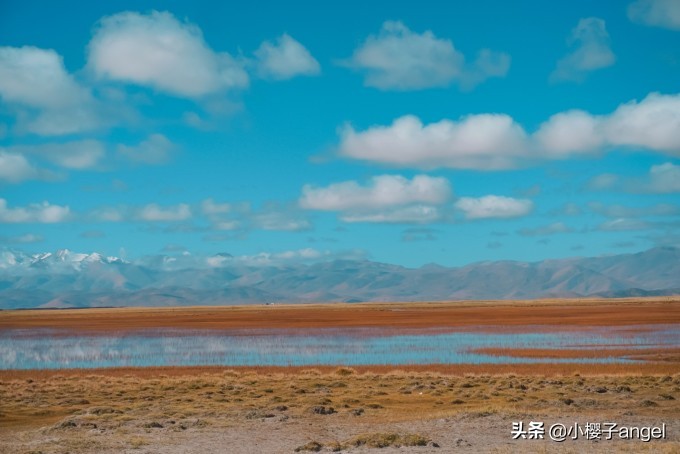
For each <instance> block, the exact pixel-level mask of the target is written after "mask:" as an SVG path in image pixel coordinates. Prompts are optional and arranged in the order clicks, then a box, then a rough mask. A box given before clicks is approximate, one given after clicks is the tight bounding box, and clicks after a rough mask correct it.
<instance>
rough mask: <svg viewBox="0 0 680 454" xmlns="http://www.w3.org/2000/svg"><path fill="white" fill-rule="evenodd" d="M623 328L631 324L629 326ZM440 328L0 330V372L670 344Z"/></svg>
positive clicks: (587, 334) (625, 336)
mask: <svg viewBox="0 0 680 454" xmlns="http://www.w3.org/2000/svg"><path fill="white" fill-rule="evenodd" d="M629 328H630V327H629ZM543 331H544V330H537V332H531V333H502V334H495V333H490V332H484V333H480V332H444V333H442V332H440V331H427V330H421V331H419V332H417V333H415V334H413V333H409V334H400V333H399V332H398V331H397V330H380V331H379V332H378V331H376V330H375V329H369V328H349V329H315V330H308V331H305V332H303V333H301V332H291V331H275V330H271V331H266V330H259V331H229V332H219V331H192V330H168V329H155V330H145V331H144V332H139V333H134V332H133V333H129V332H128V333H121V334H119V335H83V334H77V335H74V334H69V333H68V332H64V331H54V330H40V329H32V330H4V331H1V332H0V369H56V368H99V367H124V366H199V365H219V366H307V365H309V366H312V365H324V364H326V365H369V364H373V365H380V364H389V365H406V364H464V363H466V364H498V363H538V362H553V363H554V362H582V363H585V362H588V363H612V362H614V363H622V362H630V360H626V359H618V358H597V359H592V358H591V359H579V358H575V359H563V360H562V359H560V360H556V359H545V360H544V359H526V358H511V357H503V356H500V357H499V356H491V355H483V354H477V353H472V352H471V351H470V350H472V349H477V348H484V347H500V348H556V349H559V348H586V349H588V348H615V347H616V346H627V347H633V348H635V347H640V348H641V347H657V346H658V347H664V346H666V347H667V346H677V345H678V340H680V330H679V329H678V327H677V326H666V327H658V326H656V327H653V330H652V329H649V330H642V331H640V332H635V333H634V334H630V333H631V331H630V330H629V331H627V332H626V333H624V332H623V331H618V330H617V329H616V328H602V329H590V330H583V331H569V332H561V333H551V332H543Z"/></svg>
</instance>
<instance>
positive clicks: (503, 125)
mask: <svg viewBox="0 0 680 454" xmlns="http://www.w3.org/2000/svg"><path fill="white" fill-rule="evenodd" d="M525 147H526V134H525V132H524V130H523V129H522V127H521V126H520V125H518V124H517V123H515V121H514V120H513V119H512V118H511V117H509V116H508V115H504V114H480V115H469V116H467V117H463V118H462V119H461V120H460V121H451V120H441V121H439V122H436V123H431V124H429V125H424V124H423V123H422V122H421V121H420V119H418V118H417V117H415V116H412V115H407V116H404V117H401V118H398V119H396V120H395V121H394V122H393V123H392V124H391V125H390V126H374V127H371V128H369V129H368V130H366V131H363V132H357V131H355V130H354V128H352V127H351V126H349V125H348V126H346V127H345V128H344V129H343V130H342V132H341V143H340V154H341V155H343V156H346V157H350V158H354V159H361V160H366V161H374V162H381V163H385V164H391V165H398V166H403V167H417V168H435V167H453V168H463V169H465V168H468V169H476V168H491V169H502V168H507V167H511V166H512V165H513V162H514V159H517V158H518V157H521V156H522V155H523V154H525Z"/></svg>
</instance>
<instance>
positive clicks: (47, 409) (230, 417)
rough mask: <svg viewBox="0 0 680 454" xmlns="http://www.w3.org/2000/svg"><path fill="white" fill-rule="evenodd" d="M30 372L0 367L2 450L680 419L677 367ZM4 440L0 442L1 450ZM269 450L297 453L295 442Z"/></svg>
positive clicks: (391, 435) (333, 443)
mask: <svg viewBox="0 0 680 454" xmlns="http://www.w3.org/2000/svg"><path fill="white" fill-rule="evenodd" d="M539 369H540V368H539ZM33 377H34V378H26V376H21V374H17V375H14V376H10V375H9V374H3V376H2V377H1V379H0V401H2V403H3V404H2V410H1V412H2V415H1V416H0V439H3V440H5V441H6V442H9V440H10V439H11V440H12V442H10V443H8V445H5V447H6V448H11V449H9V450H7V451H3V452H31V451H32V452H44V453H47V452H96V451H102V452H104V451H106V450H107V449H108V450H113V451H116V450H117V449H123V448H124V449H135V448H139V449H142V448H143V447H144V446H147V445H151V444H153V445H157V444H158V443H159V440H158V435H159V434H170V435H172V434H175V433H185V432H186V431H189V432H191V431H199V432H204V431H206V430H207V431H218V432H219V431H225V430H226V431H228V430H230V429H231V430H233V429H234V428H237V427H240V426H247V425H248V424H255V423H259V424H267V426H265V427H269V426H271V425H286V424H291V423H296V424H297V425H295V426H291V427H301V424H302V423H303V422H304V423H305V424H304V425H302V426H303V427H304V426H306V425H315V426H318V425H332V424H338V425H340V426H342V425H345V426H347V425H349V426H352V425H358V427H362V428H366V427H368V428H370V427H380V428H383V427H393V426H394V425H395V424H396V425H398V424H399V423H408V422H409V421H413V420H414V419H415V420H418V421H421V422H422V421H428V420H436V419H438V420H443V419H446V418H449V419H451V420H461V419H467V420H471V421H473V423H474V421H475V420H477V419H484V418H492V419H493V418H502V419H504V420H506V419H507V420H508V421H509V419H508V418H510V419H512V418H518V419H521V418H522V416H523V415H532V417H541V418H543V419H550V418H551V417H552V418H554V417H557V416H559V417H560V418H562V419H563V420H565V419H567V420H576V419H577V418H582V417H583V416H584V415H597V417H598V418H600V420H603V419H608V418H611V419H613V420H616V419H617V418H618V419H620V418H621V417H622V416H628V417H636V418H642V419H643V420H644V419H646V420H649V419H650V418H651V419H654V420H661V421H666V422H669V423H672V422H676V423H677V422H678V420H679V419H680V406H679V405H678V402H677V400H676V399H680V373H676V374H673V375H670V374H644V373H643V374H632V373H631V374H629V375H600V374H593V373H592V372H591V371H587V370H586V371H585V372H583V373H572V374H571V375H559V376H543V375H540V374H536V373H535V374H533V375H517V374H513V373H498V374H473V373H467V374H459V375H450V374H443V373H441V372H436V371H413V370H411V371H409V370H393V371H390V372H386V371H383V372H374V371H370V370H364V371H361V370H356V369H351V368H337V369H335V370H330V369H325V370H323V369H299V370H294V371H291V370H288V371H284V370H283V369H282V370H280V371H274V370H253V369H251V370H248V369H242V370H235V369H234V370H232V369H222V370H221V371H216V370H215V371H211V372H199V371H197V370H193V371H192V370H189V369H185V370H184V374H182V373H178V374H175V375H166V374H152V375H149V374H141V373H140V374H125V375H115V374H114V375H111V374H99V373H92V374H88V373H87V372H85V371H79V372H75V371H74V372H70V371H62V372H58V371H55V372H53V373H49V374H35V375H34V376H33ZM508 424H509V423H508ZM508 427H509V426H508ZM296 430H299V429H296ZM303 430H304V429H303ZM307 430H308V432H306V433H305V432H300V433H299V440H298V441H299V443H298V444H297V445H296V447H297V448H300V450H304V449H307V448H310V449H312V448H314V449H313V450H315V449H316V448H315V447H316V446H317V445H315V444H314V443H317V444H318V445H321V447H322V448H323V449H330V450H332V449H333V448H334V447H335V448H337V449H341V448H342V449H350V448H351V447H353V446H365V447H370V444H371V443H374V444H378V445H379V444H380V443H383V442H384V443H388V442H389V443H392V444H395V445H398V444H400V443H401V444H403V445H405V446H406V445H407V444H404V443H409V442H413V443H415V444H416V445H419V444H424V445H427V444H428V443H430V444H432V443H439V444H441V443H442V442H441V441H439V442H437V439H436V436H433V435H431V434H428V433H427V431H425V433H408V431H406V432H404V431H402V432H370V433H361V434H357V433H354V434H353V435H352V436H348V437H347V439H346V440H336V439H312V440H309V439H308V438H309V437H308V434H309V433H310V432H309V430H311V432H312V433H313V432H314V431H313V430H312V429H309V428H308V429H307ZM508 430H509V429H508ZM350 433H352V432H351V431H349V432H348V434H350ZM21 434H23V435H21ZM22 436H23V437H24V438H25V439H26V440H31V443H29V444H27V446H28V445H30V446H31V450H30V451H29V450H23V451H22V450H18V451H17V450H16V448H17V447H18V446H23V445H21V444H19V445H18V446H17V443H20V440H22V439H23V438H22ZM361 437H364V438H361ZM506 438H507V437H506ZM88 440H89V441H88ZM361 440H364V441H365V443H364V444H363V445H362V443H363V442H362V441H361ZM381 440H382V441H381ZM385 440H386V441H385ZM390 440H392V441H391V442H390ZM295 443H296V442H294V443H293V444H295ZM310 443H311V444H310ZM352 443H354V444H352ZM357 443H358V444H357ZM306 444H309V446H307V448H305V445H306ZM2 447H3V443H1V442H0V450H1V449H2ZM679 447H680V443H679V442H677V439H676V440H675V441H670V442H669V441H666V442H665V443H663V445H661V446H659V445H658V444H657V448H659V452H663V450H662V449H661V448H663V449H671V448H673V449H677V448H679ZM163 451H164V450H163V449H160V450H158V451H152V452H163ZM224 452H228V451H224ZM243 452H248V451H243ZM252 452H257V451H255V450H253V451H252ZM275 452H293V446H292V445H291V446H290V447H289V448H288V449H287V450H282V451H275ZM443 452H446V451H443ZM667 452H677V451H672V450H669V451H667Z"/></svg>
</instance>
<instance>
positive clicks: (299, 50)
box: [255, 33, 321, 79]
mask: <svg viewBox="0 0 680 454" xmlns="http://www.w3.org/2000/svg"><path fill="white" fill-rule="evenodd" d="M255 57H256V58H257V60H258V61H257V70H258V73H259V74H260V76H261V77H264V78H272V79H290V78H292V77H295V76H301V75H302V76H314V75H317V74H319V73H320V72H321V66H319V62H317V61H316V60H315V59H314V57H312V54H310V53H309V51H308V50H307V49H306V48H305V47H304V46H303V45H302V44H300V43H299V42H298V41H296V40H295V39H293V38H292V37H291V36H289V35H288V34H286V33H284V34H283V35H281V36H280V37H279V38H277V39H276V43H271V42H269V41H265V42H263V43H262V45H260V47H259V48H258V49H257V50H256V51H255Z"/></svg>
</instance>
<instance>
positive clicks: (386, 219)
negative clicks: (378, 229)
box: [340, 205, 443, 224]
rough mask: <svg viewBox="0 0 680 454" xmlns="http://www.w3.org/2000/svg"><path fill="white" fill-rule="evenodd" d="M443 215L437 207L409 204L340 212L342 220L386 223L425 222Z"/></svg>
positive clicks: (436, 219) (438, 218)
mask: <svg viewBox="0 0 680 454" xmlns="http://www.w3.org/2000/svg"><path fill="white" fill-rule="evenodd" d="M442 217H443V214H442V212H441V211H440V209H439V208H438V207H435V206H430V205H410V206H406V207H397V208H391V209H381V210H372V211H357V212H348V213H346V214H342V215H341V216H340V219H341V220H342V221H344V222H376V223H386V224H427V223H430V222H436V221H439V220H441V219H442Z"/></svg>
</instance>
